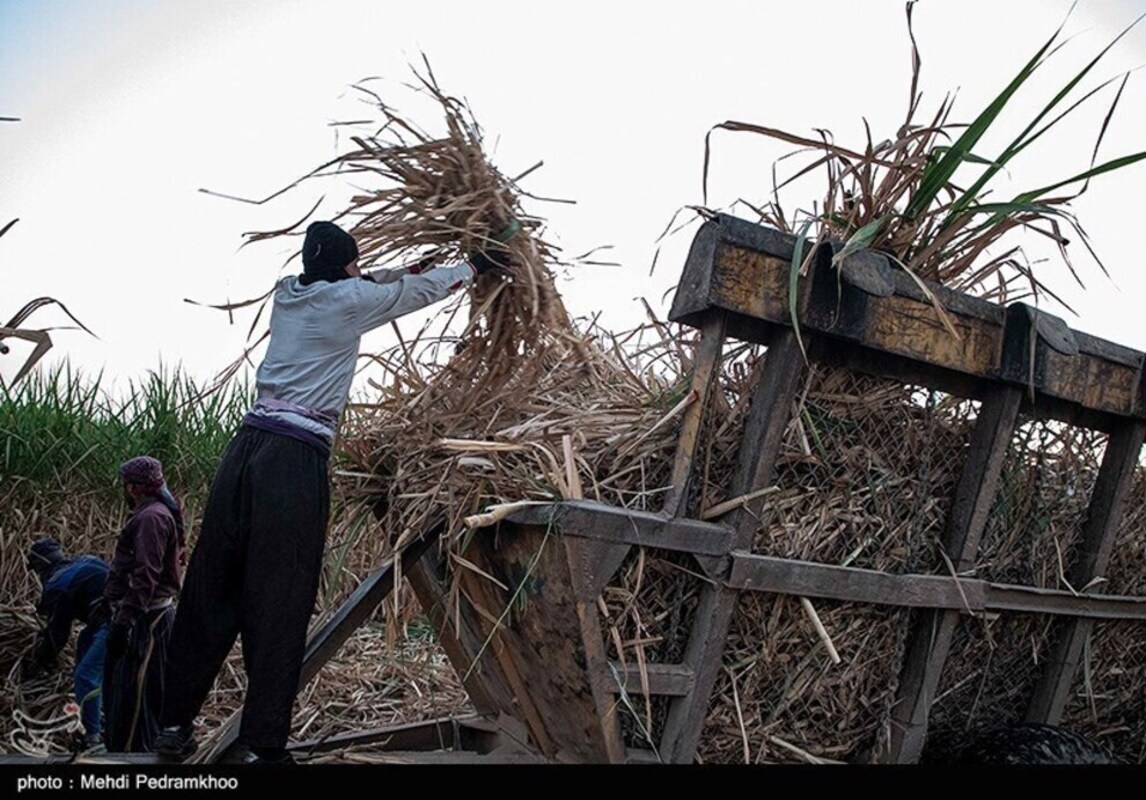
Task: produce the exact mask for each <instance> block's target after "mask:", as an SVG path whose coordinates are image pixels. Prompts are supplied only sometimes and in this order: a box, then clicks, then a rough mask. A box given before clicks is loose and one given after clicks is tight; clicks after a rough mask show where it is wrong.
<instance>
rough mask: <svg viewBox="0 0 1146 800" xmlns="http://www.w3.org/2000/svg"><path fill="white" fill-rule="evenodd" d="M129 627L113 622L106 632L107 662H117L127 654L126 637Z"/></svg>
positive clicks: (129, 630)
mask: <svg viewBox="0 0 1146 800" xmlns="http://www.w3.org/2000/svg"><path fill="white" fill-rule="evenodd" d="M130 632H131V626H129V625H124V624H122V623H119V622H113V623H112V624H111V627H110V628H108V632H107V660H108V661H109V662H110V661H119V659H121V658H123V654H124V653H126V652H127V636H128V634H129V633H130Z"/></svg>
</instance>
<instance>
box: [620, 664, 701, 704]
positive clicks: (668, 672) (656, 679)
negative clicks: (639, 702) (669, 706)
mask: <svg viewBox="0 0 1146 800" xmlns="http://www.w3.org/2000/svg"><path fill="white" fill-rule="evenodd" d="M609 666H610V670H609V681H610V682H611V683H612V684H613V686H614V689H616V685H617V676H620V679H621V680H622V681H624V688H625V692H626V693H628V694H631V695H639V694H644V691H645V689H644V686H643V685H642V677H641V669H640V667H638V666H637V665H636V664H629V665H628V666H623V665H621V664H620V663H618V662H616V661H613V662H611V663H610V665H609ZM644 677H645V679H647V680H648V692H649V694H650V695H667V696H670V697H684V696H686V695H687V694H688V693H689V692H691V691H692V683H693V671H692V670H691V669H690V668H689V667H688V666H686V665H684V664H646V665H645V676H644Z"/></svg>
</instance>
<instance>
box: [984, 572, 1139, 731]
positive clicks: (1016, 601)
mask: <svg viewBox="0 0 1146 800" xmlns="http://www.w3.org/2000/svg"><path fill="white" fill-rule="evenodd" d="M984 608H985V609H986V610H987V611H991V612H996V613H997V612H1002V611H1010V612H1014V613H1022V614H1055V615H1057V616H1061V617H1068V618H1069V619H1065V620H1063V621H1064V623H1066V624H1067V625H1068V626H1071V625H1072V623H1076V624H1080V625H1081V624H1082V623H1085V624H1088V625H1089V624H1091V623H1093V621H1094V620H1102V619H1104V620H1146V597H1126V596H1119V595H1105V594H1083V595H1076V594H1071V593H1070V592H1064V591H1060V590H1057V589H1039V588H1036V587H1034V586H1007V585H1004V584H997V583H992V584H989V585H988V586H987V601H986V603H985V605H984ZM1079 646H1080V648H1081V645H1079ZM1048 663H1050V664H1052V665H1054V664H1056V662H1054V661H1050V662H1048ZM1031 721H1032V722H1034V721H1043V720H1031ZM1055 722H1056V724H1057V720H1056V721H1055Z"/></svg>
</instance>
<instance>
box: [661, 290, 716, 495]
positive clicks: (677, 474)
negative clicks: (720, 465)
mask: <svg viewBox="0 0 1146 800" xmlns="http://www.w3.org/2000/svg"><path fill="white" fill-rule="evenodd" d="M724 330H725V317H724V314H723V313H721V312H715V313H713V314H712V315H711V316H709V318H708V319H707V320H706V321H705V322H704V325H703V326H702V327H701V329H700V344H699V345H698V346H697V348H696V362H695V363H694V364H693V371H692V387H691V389H690V390H689V391H690V392H691V394H692V398H693V401H692V405H690V406H689V407H688V409H687V410H686V411H685V413H684V420H683V421H682V422H681V427H680V439H679V440H678V442H677V450H676V457H675V458H674V459H673V466H672V488H671V489H670V490H669V492H668V495H667V496H666V497H665V503H664V508H663V510H664V513H665V514H667V515H669V516H670V517H676V516H680V515H681V512H682V510H683V508H684V507H685V506H686V505H687V504H688V492H689V485H690V483H691V481H692V470H693V463H694V462H695V460H696V451H697V448H698V447H699V445H700V432H701V429H702V428H703V425H704V416H705V412H706V411H707V410H708V401H709V393H710V392H711V391H712V387H713V386H714V385H715V383H716V381H717V379H718V378H719V377H720V355H721V352H722V351H723V349H724Z"/></svg>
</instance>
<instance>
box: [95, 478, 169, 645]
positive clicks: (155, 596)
mask: <svg viewBox="0 0 1146 800" xmlns="http://www.w3.org/2000/svg"><path fill="white" fill-rule="evenodd" d="M182 563H183V548H182V546H181V545H180V544H179V534H178V531H177V530H176V526H175V517H174V516H172V514H171V512H170V511H169V510H168V509H167V506H165V505H163V503H162V502H160V501H159V500H158V499H155V498H151V499H147V500H144V501H143V505H141V506H139V507H138V508H136V509H135V510H134V511H133V512H132V514H131V516H130V517H128V518H127V524H126V525H124V527H123V531H122V532H121V533H120V534H119V540H118V541H117V542H116V543H115V556H114V557H113V558H112V562H111V572H110V574H109V575H108V577H107V588H106V589H105V590H104V596H105V597H106V598H107V600H108V603H109V604H110V606H111V609H112V621H113V622H114V623H116V624H121V625H131V624H133V623H134V622H135V621H136V620H137V619H139V617H140V616H141V615H142V614H143V613H144V612H146V611H148V610H149V609H151V608H154V607H156V605H158V604H160V603H161V602H162V601H164V600H167V599H168V598H173V597H175V596H176V595H177V594H178V593H179V583H180V580H181V577H182V575H181V573H182Z"/></svg>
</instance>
